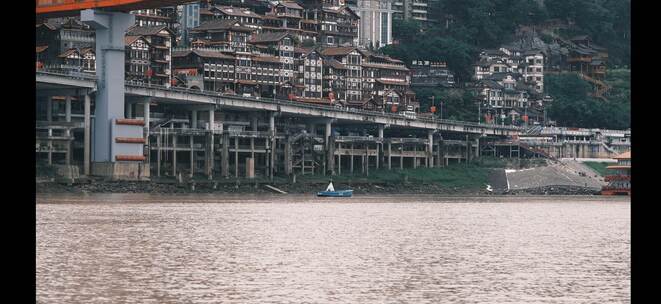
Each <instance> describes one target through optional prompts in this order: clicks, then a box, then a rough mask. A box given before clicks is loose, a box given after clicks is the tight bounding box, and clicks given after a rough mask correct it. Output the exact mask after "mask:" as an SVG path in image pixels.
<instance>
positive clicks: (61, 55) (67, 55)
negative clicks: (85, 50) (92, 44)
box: [57, 49, 78, 58]
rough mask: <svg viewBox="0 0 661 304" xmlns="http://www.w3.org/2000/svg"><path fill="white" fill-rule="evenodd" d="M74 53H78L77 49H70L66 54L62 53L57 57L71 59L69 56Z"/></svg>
mask: <svg viewBox="0 0 661 304" xmlns="http://www.w3.org/2000/svg"><path fill="white" fill-rule="evenodd" d="M73 53H78V51H77V50H76V49H68V50H66V51H64V53H62V54H60V55H57V57H60V58H66V57H69V55H71V54H73Z"/></svg>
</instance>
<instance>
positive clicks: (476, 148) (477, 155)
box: [473, 137, 481, 158]
mask: <svg viewBox="0 0 661 304" xmlns="http://www.w3.org/2000/svg"><path fill="white" fill-rule="evenodd" d="M480 156H481V155H480V138H479V137H475V155H474V156H473V157H478V158H479V157H480Z"/></svg>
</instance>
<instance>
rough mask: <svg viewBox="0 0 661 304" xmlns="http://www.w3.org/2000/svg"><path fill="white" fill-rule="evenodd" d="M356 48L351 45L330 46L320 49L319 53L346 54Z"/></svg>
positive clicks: (330, 54)
mask: <svg viewBox="0 0 661 304" xmlns="http://www.w3.org/2000/svg"><path fill="white" fill-rule="evenodd" d="M355 49H356V48H355V47H353V46H345V47H331V48H325V49H323V50H321V54H322V55H324V56H338V55H347V54H349V53H351V52H353V51H354V50H355Z"/></svg>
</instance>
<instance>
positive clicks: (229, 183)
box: [36, 158, 598, 196]
mask: <svg viewBox="0 0 661 304" xmlns="http://www.w3.org/2000/svg"><path fill="white" fill-rule="evenodd" d="M552 166H553V165H549V164H547V163H546V162H545V161H544V160H535V161H531V160H518V161H516V162H512V161H511V160H503V159H489V158H483V159H481V160H480V161H477V162H474V163H472V164H469V165H467V164H455V165H450V166H447V167H443V168H417V169H404V170H385V169H380V170H370V172H368V174H363V173H358V172H356V173H355V174H345V175H338V176H333V177H332V181H333V184H334V185H335V189H353V190H354V193H355V194H358V195H360V194H412V195H415V194H438V195H468V196H476V195H530V194H535V195H594V194H598V191H596V190H595V189H594V188H589V187H580V186H576V185H574V184H570V185H563V184H559V185H548V184H531V185H530V187H528V188H527V189H516V188H511V187H510V186H509V182H508V174H506V172H505V168H517V169H536V170H538V169H543V168H546V167H552ZM544 172H545V171H544ZM329 180H331V177H330V176H323V175H305V176H300V175H299V176H295V177H294V176H292V177H289V178H285V177H276V178H275V179H274V180H269V179H264V178H255V179H241V178H240V179H234V178H228V179H223V178H219V179H214V180H208V179H206V178H205V177H204V176H196V177H194V178H189V177H181V178H174V177H162V178H156V177H153V178H152V180H151V181H106V180H103V179H99V178H81V179H78V180H76V181H73V182H72V181H70V180H61V179H58V178H53V177H52V176H46V177H41V178H37V183H36V192H37V193H154V194H169V193H218V194H243V193H251V194H262V193H274V191H272V190H270V189H268V188H267V187H266V186H267V185H269V186H273V187H276V188H278V189H280V190H282V191H284V192H287V193H291V194H314V193H316V192H318V191H321V190H323V189H325V188H326V186H327V185H328V182H329ZM487 188H489V189H490V191H488V190H487Z"/></svg>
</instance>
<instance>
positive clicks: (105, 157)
mask: <svg viewBox="0 0 661 304" xmlns="http://www.w3.org/2000/svg"><path fill="white" fill-rule="evenodd" d="M80 19H81V21H82V22H83V23H85V24H87V25H89V26H90V27H92V28H93V29H94V30H95V44H96V52H95V54H96V63H97V64H96V75H97V77H98V82H99V84H103V85H99V86H98V88H97V92H96V99H95V103H96V106H95V113H94V155H93V159H94V161H95V162H114V157H115V156H114V155H113V153H114V152H111V150H112V149H111V146H112V145H115V143H114V142H113V140H112V138H111V136H110V126H111V121H112V120H113V119H116V118H122V117H123V116H124V85H125V83H124V67H125V66H124V63H125V62H124V59H125V45H124V35H125V34H126V30H127V29H128V28H129V27H130V26H132V25H133V24H135V16H134V15H132V14H129V13H123V12H108V11H101V10H96V9H86V10H82V11H81V12H80Z"/></svg>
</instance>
